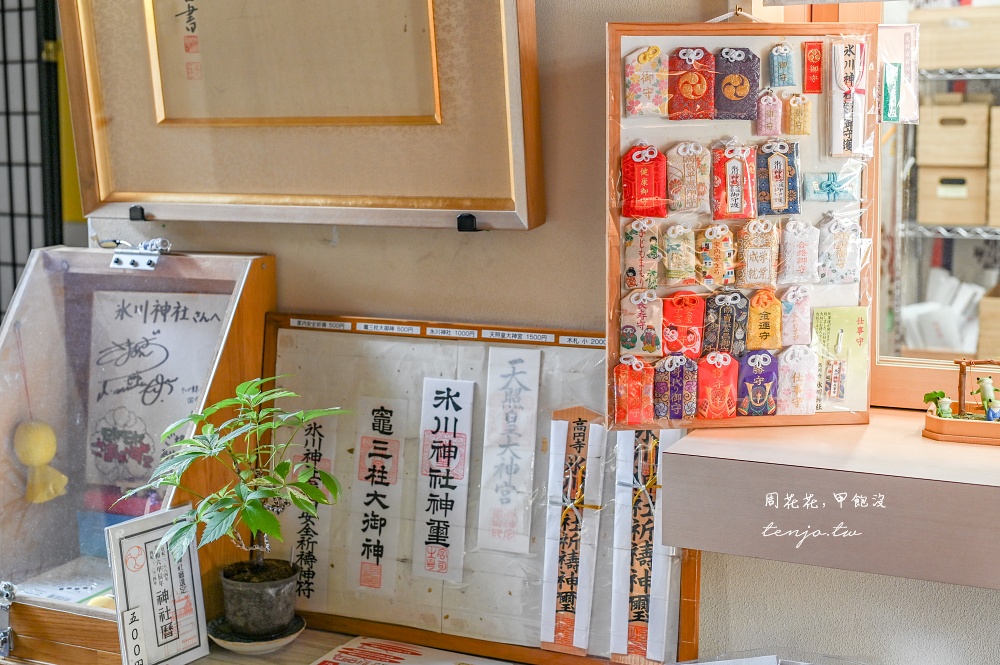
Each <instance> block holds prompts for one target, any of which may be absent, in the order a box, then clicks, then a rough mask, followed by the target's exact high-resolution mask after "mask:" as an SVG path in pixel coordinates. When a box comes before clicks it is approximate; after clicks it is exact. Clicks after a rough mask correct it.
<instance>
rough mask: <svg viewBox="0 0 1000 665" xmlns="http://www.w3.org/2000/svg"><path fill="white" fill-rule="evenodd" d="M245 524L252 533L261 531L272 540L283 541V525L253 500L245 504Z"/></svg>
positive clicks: (258, 502)
mask: <svg viewBox="0 0 1000 665" xmlns="http://www.w3.org/2000/svg"><path fill="white" fill-rule="evenodd" d="M243 522H244V523H245V524H246V525H247V526H248V527H250V530H251V531H254V532H256V531H261V532H263V533H265V534H267V536H268V537H270V538H275V539H277V540H281V523H280V522H278V518H277V517H275V516H274V513H272V512H271V511H270V510H268V509H267V508H265V507H264V506H263V505H261V503H260V501H258V500H257V499H253V500H250V501H247V502H246V503H244V504H243Z"/></svg>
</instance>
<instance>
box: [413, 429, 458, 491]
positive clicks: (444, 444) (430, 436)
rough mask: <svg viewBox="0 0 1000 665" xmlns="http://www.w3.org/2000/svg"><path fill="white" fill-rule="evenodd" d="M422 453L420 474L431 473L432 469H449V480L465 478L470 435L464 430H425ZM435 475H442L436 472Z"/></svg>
mask: <svg viewBox="0 0 1000 665" xmlns="http://www.w3.org/2000/svg"><path fill="white" fill-rule="evenodd" d="M421 448H422V450H421V455H420V475H422V476H429V475H431V469H438V470H439V471H444V470H445V469H447V470H448V471H449V476H448V479H449V480H463V479H464V478H465V456H466V452H467V451H468V449H469V447H468V437H467V436H466V434H465V433H464V432H460V433H458V434H452V433H451V432H444V431H441V432H437V433H435V432H433V431H432V430H429V429H428V430H424V439H423V445H422V446H421ZM435 475H441V474H440V473H438V472H435Z"/></svg>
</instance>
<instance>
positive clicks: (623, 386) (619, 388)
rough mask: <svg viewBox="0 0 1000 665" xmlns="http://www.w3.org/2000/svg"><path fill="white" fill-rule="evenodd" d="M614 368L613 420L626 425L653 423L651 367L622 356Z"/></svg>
mask: <svg viewBox="0 0 1000 665" xmlns="http://www.w3.org/2000/svg"><path fill="white" fill-rule="evenodd" d="M620 360H621V363H620V364H619V365H618V366H617V367H615V420H616V421H617V422H619V423H624V424H626V425H641V424H642V423H648V422H652V421H653V373H654V370H653V366H652V365H650V364H649V363H647V362H646V361H644V360H643V359H642V358H636V357H634V356H628V355H625V356H622V357H621V358H620Z"/></svg>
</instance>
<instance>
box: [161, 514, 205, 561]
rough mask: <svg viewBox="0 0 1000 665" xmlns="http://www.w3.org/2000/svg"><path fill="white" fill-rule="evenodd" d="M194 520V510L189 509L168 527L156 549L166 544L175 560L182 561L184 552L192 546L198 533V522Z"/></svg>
mask: <svg viewBox="0 0 1000 665" xmlns="http://www.w3.org/2000/svg"><path fill="white" fill-rule="evenodd" d="M193 520H194V511H193V510H189V511H188V512H187V513H185V514H184V515H183V516H182V517H180V518H178V520H177V521H176V522H174V523H173V525H172V526H171V527H170V528H169V529H167V532H166V533H165V534H163V538H161V539H160V544H159V545H157V547H156V549H160V548H161V547H163V546H164V545H165V546H166V547H167V549H168V550H169V551H170V556H172V557H173V559H174V561H180V560H181V559H183V558H184V553H185V552H187V550H188V548H189V547H191V543H193V542H194V539H195V536H197V535H198V523H197V522H195V521H193Z"/></svg>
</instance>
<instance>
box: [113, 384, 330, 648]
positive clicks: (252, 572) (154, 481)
mask: <svg viewBox="0 0 1000 665" xmlns="http://www.w3.org/2000/svg"><path fill="white" fill-rule="evenodd" d="M276 378H277V377H272V378H268V379H254V380H252V381H246V382H244V383H241V384H240V385H239V386H237V387H236V396H235V397H231V398H228V399H224V400H222V401H221V402H217V403H216V404H213V405H211V406H208V407H206V408H205V409H204V410H202V411H201V412H200V413H193V414H191V415H189V416H187V417H186V418H182V419H180V420H178V421H177V422H175V423H174V424H172V425H171V426H170V427H168V428H167V430H166V431H165V432H164V433H163V436H162V440H164V441H166V440H167V438H168V437H171V435H173V434H174V433H175V432H178V431H179V430H181V429H182V428H184V427H186V426H189V425H191V424H194V426H195V427H194V432H193V433H192V435H191V436H190V437H187V438H182V439H180V440H179V441H176V442H173V443H170V444H168V449H169V451H168V453H167V454H166V455H165V456H164V457H163V460H162V462H161V464H160V465H159V466H158V467H157V468H156V470H154V471H153V474H152V476H151V477H150V479H149V482H148V483H146V484H145V485H142V486H141V487H137V488H135V489H133V490H131V491H130V492H129V493H128V494H126V495H125V496H123V497H122V499H125V498H128V497H130V496H132V495H134V494H136V493H139V492H143V491H147V490H153V489H158V488H161V487H177V488H179V489H182V490H184V491H186V492H188V493H189V494H191V495H192V496H193V497H195V498H196V499H197V504H196V505H195V506H194V508H192V509H191V510H189V511H188V512H187V513H185V514H184V515H183V516H181V517H180V518H179V519H178V520H177V521H176V522H175V523H174V524H173V525H172V526H171V527H170V529H169V530H168V531H167V532H166V533H165V534H164V535H163V538H162V539H161V541H160V544H159V547H166V548H168V549H169V551H170V554H171V556H173V557H174V559H175V560H179V559H180V558H181V557H182V556H184V553H185V552H186V551H187V549H188V548H189V547H190V545H191V543H193V542H194V541H195V538H196V537H197V532H198V527H199V525H203V526H204V529H203V530H202V533H201V539H200V540H199V541H198V547H202V546H204V545H206V544H208V543H211V542H213V541H215V540H218V539H220V538H222V537H224V536H225V537H227V538H229V539H230V540H231V541H232V542H233V544H234V545H235V546H236V547H238V548H239V549H241V550H244V551H245V552H247V553H248V555H249V556H248V559H247V560H246V561H240V562H237V563H234V564H230V565H228V566H226V567H225V568H223V570H222V591H223V603H224V605H225V615H226V620H227V622H228V623H229V629H230V630H231V631H232V632H234V633H236V634H238V635H240V636H242V637H245V638H249V639H267V638H268V637H272V636H275V635H278V634H280V633H282V631H283V630H285V629H286V628H287V627H288V626H289V625H290V624H291V623H292V621H293V620H294V618H295V595H296V594H295V588H296V581H297V577H298V573H299V570H298V566H296V565H294V564H291V563H289V562H287V561H281V560H275V559H266V558H265V554H266V553H268V552H270V541H271V539H272V538H273V539H277V540H281V523H280V522H279V521H278V517H277V515H279V514H281V512H282V511H283V510H284V509H285V508H287V507H288V506H289V505H294V506H295V507H296V508H298V509H299V510H301V511H304V512H307V513H309V514H311V515H313V516H315V515H316V505H317V504H329V503H332V502H335V501H337V499H338V498H339V496H340V484H339V483H338V482H337V479H336V478H334V477H333V476H332V475H330V474H329V473H327V472H326V471H323V470H322V469H319V468H317V467H316V466H315V465H314V464H311V463H310V462H307V461H298V460H296V459H294V457H293V455H292V454H291V451H292V450H293V449H294V447H295V445H294V444H293V443H292V441H293V439H294V438H295V435H296V434H297V433H298V432H299V431H300V430H302V428H303V427H305V426H306V425H307V424H308V423H310V422H312V421H314V420H316V419H317V418H322V417H324V416H330V415H334V414H338V413H344V412H345V411H344V410H343V409H339V408H327V409H313V410H307V411H295V412H289V411H286V410H284V409H283V408H281V407H278V406H275V404H274V403H275V401H276V400H279V399H285V398H290V397H298V395H296V394H295V393H293V392H291V391H288V390H284V389H282V388H277V387H272V388H266V387H265V386H266V385H267V384H268V383H270V382H272V381H274V380H275V379H276ZM227 411H228V412H231V413H232V417H231V418H229V419H228V420H226V421H225V422H223V423H221V424H220V425H214V424H213V423H211V422H209V418H211V417H212V416H214V415H215V414H217V413H219V412H222V413H223V414H226V412H227ZM200 460H208V461H209V462H210V463H213V464H221V465H223V466H224V467H226V468H227V469H229V471H230V472H231V473H230V474H227V477H228V478H229V480H228V482H226V484H225V485H224V486H222V487H219V488H218V489H217V490H216V491H214V492H212V493H210V494H208V495H207V496H201V495H200V494H198V493H197V492H194V491H192V490H191V489H190V488H189V487H186V486H185V485H184V484H182V478H183V476H184V472H185V471H187V469H188V468H189V467H190V466H191V465H192V464H194V463H195V462H198V461H200ZM212 460H214V461H212ZM319 486H321V487H322V488H323V489H325V490H326V492H324V491H323V489H321V487H319ZM327 493H328V494H327ZM120 500H121V499H119V501H120ZM241 526H242V527H245V528H246V530H247V531H248V532H249V535H250V538H249V544H247V541H246V540H245V539H244V537H243V535H241V532H240V527H241Z"/></svg>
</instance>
